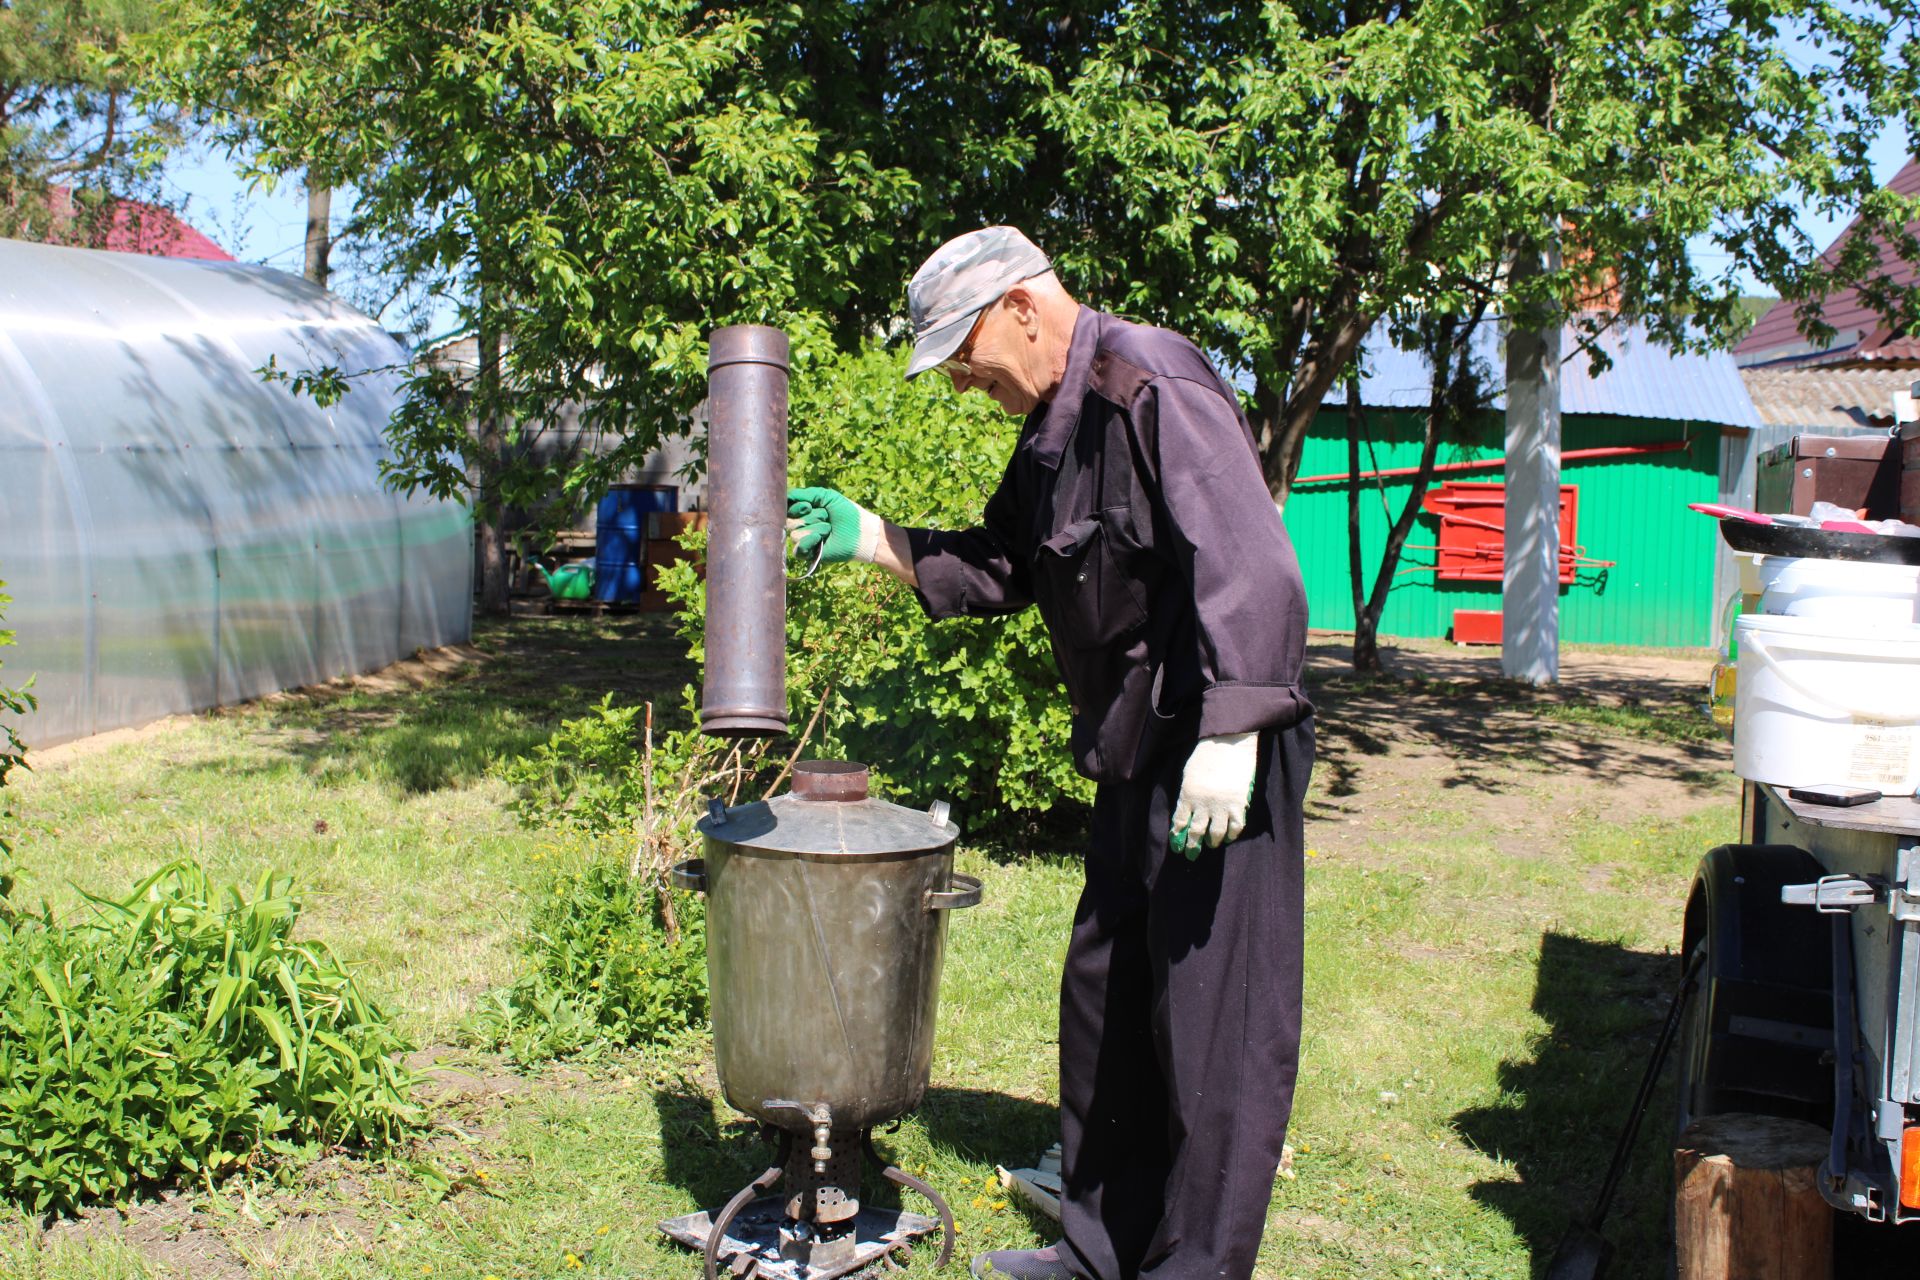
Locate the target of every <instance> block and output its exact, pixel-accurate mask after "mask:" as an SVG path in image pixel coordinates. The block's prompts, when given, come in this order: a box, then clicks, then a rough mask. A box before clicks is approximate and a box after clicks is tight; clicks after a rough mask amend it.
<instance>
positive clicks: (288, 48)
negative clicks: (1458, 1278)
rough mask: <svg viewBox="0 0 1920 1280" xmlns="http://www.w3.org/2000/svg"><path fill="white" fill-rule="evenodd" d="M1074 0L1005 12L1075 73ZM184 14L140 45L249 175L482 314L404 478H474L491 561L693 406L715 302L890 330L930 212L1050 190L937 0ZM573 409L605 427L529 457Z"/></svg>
mask: <svg viewBox="0 0 1920 1280" xmlns="http://www.w3.org/2000/svg"><path fill="white" fill-rule="evenodd" d="M1069 10H1070V6H1063V7H1061V8H1060V9H1058V10H1056V11H1050V14H1049V16H1046V17H1042V16H1037V15H1035V16H1028V15H1026V14H1025V13H1020V14H1015V15H1013V16H1010V17H1008V18H1006V19H1005V21H1004V22H1003V24H1002V30H1001V32H1000V35H999V38H1000V39H1001V40H1002V41H1003V42H1004V44H1005V45H1006V47H1008V48H1011V49H1014V50H1016V51H1017V52H1018V54H1019V56H1020V57H1022V58H1023V59H1024V60H1026V61H1028V62H1030V63H1031V64H1032V65H1034V66H1038V67H1042V68H1058V69H1061V70H1062V71H1063V72H1064V70H1065V69H1067V68H1068V67H1069V66H1070V64H1071V62H1072V60H1074V59H1076V58H1078V57H1079V56H1080V53H1079V51H1080V49H1081V48H1082V44H1081V42H1080V40H1079V39H1078V37H1077V33H1076V35H1075V37H1074V38H1071V39H1070V38H1068V37H1067V36H1066V35H1065V34H1063V33H1064V32H1066V31H1067V30H1068V29H1069V27H1070V26H1071V24H1070V23H1067V24H1063V23H1062V22H1060V21H1059V19H1060V17H1061V15H1063V14H1067V13H1069ZM179 13H180V21H179V23H178V24H177V26H176V27H175V28H174V29H172V30H170V31H168V32H165V33H163V35H162V37H161V38H160V39H157V40H156V41H154V42H153V43H152V45H151V46H150V48H149V54H148V61H147V64H146V65H147V69H148V71H149V72H150V74H151V75H152V76H153V83H154V87H155V91H156V92H157V93H159V94H161V95H164V96H165V97H166V98H167V99H168V100H170V101H175V102H180V103H183V104H186V105H188V106H190V107H192V108H195V109H197V110H202V111H206V112H209V113H212V114H213V115H214V117H215V119H216V123H217V129H216V132H217V136H218V138H219V140H220V141H222V142H224V143H226V144H227V145H229V146H231V147H234V148H236V149H237V150H239V151H240V152H241V153H242V154H245V155H247V156H249V157H251V161H250V162H251V164H252V166H253V170H254V172H256V173H257V174H259V175H262V176H275V175H286V174H292V173H294V172H295V171H296V170H305V171H306V173H307V175H308V181H309V182H311V183H315V184H318V185H340V184H346V183H351V184H352V185H353V186H354V187H355V188H356V189H357V192H358V198H357V201H356V205H355V212H354V215H353V218H352V222H351V225H350V227H349V228H348V229H347V230H346V232H345V233H344V234H346V235H349V236H351V237H353V238H354V239H355V240H356V241H357V242H358V243H359V244H360V245H361V247H362V254H363V256H366V257H369V258H371V259H373V261H374V264H375V266H376V268H377V269H379V270H380V271H382V272H383V274H385V275H386V276H388V277H389V278H390V279H392V280H394V281H395V282H397V284H398V285H399V286H400V287H408V286H411V287H414V288H416V289H419V290H424V291H426V292H427V293H429V294H431V295H437V296H439V297H441V298H444V299H445V300H447V301H450V302H451V303H452V305H453V307H454V309H455V310H456V312H457V313H458V315H459V317H460V322H461V324H462V326H463V327H464V328H465V329H467V330H468V331H470V332H472V333H473V334H474V335H475V336H476V337H477V340H478V347H479V353H480V354H479V359H478V361H477V365H476V367H474V368H471V369H465V370H460V369H444V368H425V367H423V368H419V369H416V370H414V371H413V373H412V375H411V381H410V383H409V388H408V394H407V397H406V403H405V407H404V409H403V410H402V412H401V413H400V415H399V417H398V418H397V419H396V420H395V423H394V428H393V433H392V434H393V439H394V444H395V448H396V453H397V457H396V460H395V462H394V464H393V467H392V472H393V476H394V478H395V479H396V480H397V481H399V482H400V483H403V484H406V485H409V486H415V487H421V488H425V489H427V490H430V491H432V492H435V493H438V494H442V495H459V496H471V497H473V498H474V499H475V502H476V508H477V512H478V514H479V516H480V518H481V520H482V521H483V522H486V523H489V524H491V525H492V526H493V529H494V536H492V537H490V538H488V537H483V544H484V546H485V547H487V548H488V550H486V551H485V552H483V557H482V559H483V565H489V566H491V565H498V564H501V563H504V549H503V547H502V545H501V542H502V538H503V536H504V535H503V530H502V528H501V526H500V522H499V516H500V514H501V513H502V512H504V511H506V510H509V509H512V508H515V507H523V506H530V505H532V504H533V503H534V502H535V501H537V500H540V499H544V498H547V497H548V496H550V495H551V493H552V492H553V490H554V489H555V488H556V487H560V486H564V487H566V488H568V489H569V490H570V491H573V492H576V493H580V492H586V493H591V492H592V491H593V490H595V489H596V488H597V487H599V486H602V485H604V484H605V483H606V482H607V481H608V480H609V479H611V478H612V477H614V476H616V475H617V474H618V473H619V472H620V471H621V470H623V469H624V468H625V467H626V466H628V465H629V464H631V463H633V462H635V461H638V460H639V459H640V458H641V457H643V456H644V455H645V454H646V453H647V452H648V451H650V450H651V449H652V448H653V446H654V445H655V443H656V442H657V440H658V439H659V437H660V436H661V435H662V434H663V433H671V432H676V431H680V430H684V429H685V427H686V424H687V422H688V420H689V416H690V414H691V412H692V411H693V409H694V407H695V405H696V404H697V402H698V401H699V399H700V398H701V396H702V394H703V392H704V386H705V374H706V371H705V336H706V334H707V332H708V331H709V330H711V329H712V328H714V327H715V326H718V325H722V324H729V323H739V322H757V323H772V324H781V325H786V326H789V327H805V326H808V325H813V324H825V325H827V326H828V327H829V328H830V330H831V332H832V333H833V334H834V335H835V337H836V338H837V339H838V340H839V341H840V342H841V343H842V344H843V345H845V346H848V347H851V346H852V345H854V344H855V343H856V342H857V341H858V340H859V339H860V338H861V337H863V336H864V335H866V334H867V333H868V332H869V331H871V330H873V329H874V328H875V327H876V326H886V325H889V324H891V322H892V321H893V318H894V317H895V316H896V315H897V313H898V311H899V299H900V293H901V288H902V285H903V283H904V281H905V278H906V276H907V274H908V273H909V272H910V271H911V269H912V266H913V264H914V263H915V262H917V260H918V257H919V255H921V254H923V253H924V252H925V251H926V250H927V249H928V248H930V247H931V243H932V241H933V240H934V239H935V238H937V237H938V236H940V235H944V234H948V233H950V232H952V231H954V230H957V229H960V226H959V225H958V224H960V223H965V224H968V225H973V224H974V222H975V220H976V219H978V218H979V217H981V216H983V215H985V214H989V213H990V214H991V215H992V216H993V217H994V220H1001V219H1004V218H1008V217H1023V216H1037V214H1035V212H1034V211H1036V210H1037V209H1039V208H1040V207H1042V206H1044V204H1045V202H1046V200H1047V199H1048V193H1047V191H1046V190H1045V188H1044V186H1043V187H1039V188H1033V187H1029V186H1028V185H1027V183H1028V180H1029V179H1030V178H1032V177H1033V176H1035V175H1036V174H1039V173H1042V172H1044V171H1045V170H1046V167H1047V162H1046V160H1045V158H1044V157H1043V156H1042V154H1041V148H1040V147H1039V145H1038V144H1037V143H1035V142H1034V141H1033V140H1032V139H1031V138H1029V137H1023V136H1020V135H1017V134H1014V133H1009V132H1007V131H1005V130H1001V129H997V128H995V127H993V126H992V124H991V121H992V120H993V119H995V118H996V117H1001V116H1007V117H1012V116H1022V115H1031V112H1030V111H1028V110H1027V109H1026V107H1025V105H1024V104H1025V102H1026V100H1027V99H1030V98H1031V97H1032V96H1033V92H1032V90H1031V89H1030V88H1028V87H1027V86H1026V85H1025V84H1024V83H1022V82H1019V81H1008V80H1006V79H1005V77H1003V76H1000V75H999V74H997V72H994V71H993V70H992V68H990V67H988V66H987V65H986V60H985V58H984V55H983V53H982V51H981V48H980V45H979V42H978V39H977V34H978V33H977V30H976V27H977V22H976V20H975V18H974V16H973V15H972V14H971V13H970V11H969V10H968V9H967V7H966V6H964V5H961V4H959V3H957V2H955V0H947V2H946V3H942V4H935V5H927V6H890V7H882V8H881V9H880V10H878V11H875V12H873V13H868V12H866V11H865V10H864V9H850V8H847V7H846V6H842V5H838V4H830V3H822V2H819V0H815V2H813V3H805V4H797V5H786V4H782V5H773V4H747V5H742V6H739V7H736V8H733V9H726V10H717V9H716V10H709V9H705V8H702V7H700V6H695V5H692V4H690V3H685V2H683V0H547V2H546V3H538V4H532V5H515V6H508V5H501V4H491V3H472V4H453V5H449V4H446V3H444V2H442V0H346V2H342V3H326V4H308V3H304V2H295V0H236V2H235V3H229V4H223V5H218V6H211V5H208V6H200V5H192V6H190V7H185V8H183V9H181V10H180V11H179ZM1023 95H1024V96H1023ZM575 406H580V407H584V410H585V418H586V421H587V423H588V424H589V425H592V426H597V427H599V428H601V429H604V430H608V431H611V432H613V433H614V434H615V435H616V436H618V437H620V438H621V439H622V440H623V444H622V446H621V447H620V448H619V449H617V450H616V451H615V452H614V453H613V454H611V455H610V456H605V457H593V456H585V457H581V458H578V459H569V460H567V461H565V462H563V463H561V464H560V465H559V466H558V467H557V468H552V467H550V468H542V467H538V466H534V465H532V463H531V457H532V450H531V449H530V447H529V446H530V444H531V441H532V438H533V437H534V436H536V435H537V434H538V433H539V432H541V431H542V430H544V429H546V427H547V426H548V424H551V423H555V422H557V421H559V420H560V419H561V418H562V416H563V414H565V413H566V412H567V411H569V410H570V409H571V408H573V407H575ZM476 424H477V425H476ZM488 577H489V581H488V583H487V585H486V588H485V590H484V591H483V599H491V600H492V601H493V602H494V603H496V604H498V603H503V602H504V592H505V583H504V581H503V580H501V579H500V578H499V576H498V575H497V574H490V575H488Z"/></svg>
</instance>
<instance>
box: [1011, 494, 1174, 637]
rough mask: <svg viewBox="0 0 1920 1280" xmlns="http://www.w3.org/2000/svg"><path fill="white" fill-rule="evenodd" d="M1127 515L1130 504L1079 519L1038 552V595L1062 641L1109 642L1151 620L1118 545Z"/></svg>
mask: <svg viewBox="0 0 1920 1280" xmlns="http://www.w3.org/2000/svg"><path fill="white" fill-rule="evenodd" d="M1126 516H1127V509H1126V508H1125V507H1116V508H1114V509H1113V510H1110V511H1104V512H1101V513H1100V514H1099V515H1092V516H1088V517H1087V518H1086V519H1084V520H1076V521H1074V522H1073V523H1072V524H1070V525H1068V526H1067V527H1066V528H1064V529H1062V530H1060V531H1059V532H1058V533H1056V534H1054V535H1053V536H1052V537H1050V538H1048V539H1047V540H1046V541H1044V542H1042V543H1041V544H1040V546H1039V548H1038V550H1036V551H1035V552H1034V558H1033V572H1034V580H1035V585H1036V586H1037V587H1038V588H1039V590H1038V591H1036V593H1035V594H1036V595H1037V596H1038V597H1039V600H1040V602H1041V605H1042V613H1043V614H1045V616H1046V619H1047V622H1048V624H1049V626H1050V627H1051V628H1052V629H1053V631H1054V633H1055V636H1056V638H1057V640H1058V641H1059V642H1060V643H1062V644H1064V645H1067V646H1069V647H1072V648H1076V649H1087V648H1093V647H1095V646H1099V645H1106V644H1110V643H1112V642H1113V641H1114V640H1117V639H1118V638H1120V637H1121V636H1124V635H1126V634H1127V633H1129V632H1131V631H1135V630H1137V629H1138V628H1139V627H1140V626H1141V625H1142V624H1143V623H1145V622H1146V620H1147V610H1146V606H1145V605H1144V604H1143V603H1142V601H1141V597H1140V588H1139V584H1138V583H1136V582H1134V581H1133V580H1132V579H1131V578H1130V577H1129V576H1128V574H1127V573H1126V571H1125V570H1124V569H1123V568H1122V559H1121V557H1120V555H1118V554H1117V549H1116V545H1115V544H1116V533H1115V525H1116V524H1117V523H1118V522H1119V521H1122V520H1124V519H1125V518H1126Z"/></svg>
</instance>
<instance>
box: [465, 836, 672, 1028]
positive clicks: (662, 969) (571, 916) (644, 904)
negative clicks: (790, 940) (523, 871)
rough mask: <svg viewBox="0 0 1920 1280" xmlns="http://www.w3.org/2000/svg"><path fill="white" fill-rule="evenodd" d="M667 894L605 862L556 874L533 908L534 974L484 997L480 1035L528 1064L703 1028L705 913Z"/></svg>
mask: <svg viewBox="0 0 1920 1280" xmlns="http://www.w3.org/2000/svg"><path fill="white" fill-rule="evenodd" d="M667 892H668V891H666V890H665V889H663V888H662V887H661V886H660V885H659V884H658V883H657V882H655V881H654V880H652V879H651V878H650V877H646V876H636V875H633V874H630V872H629V870H628V868H627V867H625V866H623V865H621V863H620V862H619V861H618V860H616V859H613V858H609V857H606V856H604V855H596V854H589V855H588V856H587V857H586V858H585V859H584V860H583V861H582V862H580V863H578V864H577V865H574V866H571V867H569V868H568V869H566V870H563V871H562V872H561V873H560V874H559V875H557V876H556V877H555V878H554V880H553V882H552V883H551V884H550V885H548V886H547V887H546V889H545V891H544V892H543V893H542V894H541V895H540V897H539V899H538V901H537V902H536V903H535V905H534V908H533V912H532V918H531V920H530V921H529V924H528V930H527V951H528V955H529V957H530V959H531V960H532V968H531V969H530V970H529V972H527V973H526V974H524V975H523V976H522V977H521V978H520V980H519V981H517V982H515V983H514V984H513V985H512V986H510V987H507V988H505V989H504V990H498V991H494V992H490V993H489V994H488V995H487V996H486V997H485V999H484V1000H483V1001H482V1004H481V1007H480V1009H479V1010H478V1012H477V1013H476V1014H475V1015H474V1017H473V1020H472V1024H471V1025H472V1027H473V1029H474V1031H475V1032H476V1034H477V1036H478V1038H479V1039H480V1040H481V1041H482V1042H483V1043H485V1044H486V1045H487V1046H488V1047H490V1048H497V1049H501V1050H504V1051H505V1052H506V1054H507V1055H508V1056H509V1057H510V1058H512V1059H513V1060H514V1061H516V1062H519V1063H522V1064H526V1065H532V1064H535V1063H539V1062H543V1061H546V1060H548V1059H552V1058H583V1059H588V1060H591V1059H592V1058H594V1057H597V1056H599V1055H600V1054H601V1053H603V1052H605V1051H606V1050H607V1049H609V1048H614V1047H627V1046H634V1045H646V1044H655V1043H659V1042H661V1041H664V1040H669V1039H671V1038H672V1037H674V1036H675V1035H678V1034H679V1033H681V1032H683V1031H686V1030H688V1029H690V1028H693V1027H698V1026H701V1025H703V1024H704V1023H705V1021H706V1017H707V972H706V965H707V949H706V929H705V924H706V919H705V914H704V912H703V910H702V908H701V906H700V900H699V899H698V898H697V897H694V896H693V895H691V894H688V895H683V899H684V900H683V901H681V902H679V903H677V904H676V903H674V902H673V900H672V899H671V898H669V897H668V896H667Z"/></svg>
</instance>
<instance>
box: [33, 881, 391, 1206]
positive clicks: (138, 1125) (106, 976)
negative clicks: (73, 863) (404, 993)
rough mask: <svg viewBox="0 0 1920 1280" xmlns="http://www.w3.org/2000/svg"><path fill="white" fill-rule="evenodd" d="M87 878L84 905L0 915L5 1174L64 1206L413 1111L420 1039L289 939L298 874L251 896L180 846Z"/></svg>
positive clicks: (347, 1137) (346, 1137) (357, 1133)
mask: <svg viewBox="0 0 1920 1280" xmlns="http://www.w3.org/2000/svg"><path fill="white" fill-rule="evenodd" d="M87 897H88V901H89V902H91V903H92V904H93V908H94V911H93V916H92V918H91V919H86V920H82V921H79V922H76V923H60V922H57V921H56V920H55V919H54V917H53V914H52V911H51V910H50V909H49V908H47V907H45V906H44V905H43V906H42V908H41V910H40V912H39V913H38V914H37V915H36V914H24V915H20V916H6V917H4V918H0V1117H4V1121H3V1122H0V1194H3V1195H5V1196H7V1197H8V1198H11V1199H13V1200H15V1201H17V1202H19V1203H20V1204H22V1205H23V1206H24V1207H26V1208H28V1209H30V1210H32V1211H33V1212H36V1213H45V1212H55V1213H59V1212H67V1211H71V1210H73V1209H75V1208H77V1207H79V1206H80V1205H82V1204H87V1203H97V1202H103V1201H108V1202H110V1201H118V1200H122V1199H125V1198H127V1197H128V1196H129V1195H131V1194H132V1193H134V1192H136V1191H139V1190H141V1189H143V1188H149V1187H156V1186H162V1185H166V1184H169V1183H173V1182H176V1181H179V1180H180V1179H181V1178H182V1177H183V1176H190V1177H195V1178H199V1179H201V1180H202V1181H206V1182H211V1181H212V1179H213V1178H215V1177H216V1176H217V1175H219V1174H221V1173H224V1172H227V1171H229V1170H231V1169H234V1168H237V1167H240V1166H244V1165H248V1164H252V1163H255V1162H257V1161H259V1160H261V1159H262V1158H263V1157H265V1158H269V1159H271V1158H274V1157H283V1156H288V1155H292V1154H294V1153H296V1152H298V1151H299V1150H300V1149H301V1148H302V1147H303V1146H308V1145H312V1144H357V1145H362V1146H370V1147H378V1146H383V1145H385V1144H387V1143H390V1142H391V1141H393V1140H394V1139H395V1138H397V1137H399V1136H401V1135H402V1134H404V1133H406V1132H407V1131H409V1130H411V1129H412V1128H413V1127H414V1126H415V1125H417V1124H418V1123H419V1121H420V1114H419V1112H418V1111H417V1109H416V1108H415V1106H414V1104H413V1103H412V1101H411V1100H410V1097H409V1091H410V1088H411V1083H412V1078H411V1076H410V1074H409V1073H408V1072H407V1071H406V1070H405V1069H404V1068H403V1067H401V1066H400V1064H399V1063H398V1062H396V1061H395V1059H394V1055H395V1054H396V1053H397V1052H399V1051H402V1050H404V1049H406V1048H407V1047H408V1046H407V1045H406V1044H405V1043H404V1041H403V1040H402V1038H401V1037H400V1036H399V1035H398V1033H396V1032H395V1031H394V1030H393V1029H392V1024H391V1021H390V1019H389V1017H388V1015H387V1012H386V1011H385V1010H384V1009H382V1008H380V1007H379V1006H377V1005H376V1004H374V1003H373V1002H372V1001H370V1000H369V999H368V998H367V997H366V996H365V995H364V994H363V993H362V992H361V991H360V989H359V987H358V986H357V985H356V983H355V981H354V978H353V975H352V974H351V973H349V972H348V971H347V969H346V967H345V966H344V965H343V964H342V963H341V962H340V961H339V960H338V959H337V958H335V956H334V954H333V953H332V951H331V950H329V949H328V948H327V947H326V945H325V944H323V943H313V942H296V941H295V940H294V938H293V929H294V925H295V923H296V922H297V921H298V919H299V915H300V907H299V903H298V901H297V900H296V899H295V898H294V897H293V893H292V881H291V880H290V879H289V878H286V877H281V876H275V875H273V874H271V873H266V874H263V875H262V876H261V877H260V879H259V881H258V882H257V884H256V885H255V887H254V892H253V896H252V897H251V898H248V897H246V896H245V895H243V894H242V893H241V891H240V890H239V889H238V888H237V887H229V888H226V889H224V890H216V889H215V888H214V887H213V885H212V884H211V883H210V881H209V879H208V877H207V875H206V873H205V871H204V870H202V869H201V868H200V867H199V866H197V865H196V864H194V863H192V862H186V861H183V862H176V863H173V864H171V865H169V866H167V867H163V868H162V869H161V870H159V871H158V872H155V873H154V874H153V875H152V876H149V877H148V878H147V879H146V880H144V881H143V882H141V883H140V884H139V885H138V886H137V887H136V888H135V889H134V890H133V892H132V893H130V894H129V895H127V896H126V897H125V898H122V899H109V898H98V897H93V896H92V895H87Z"/></svg>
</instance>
